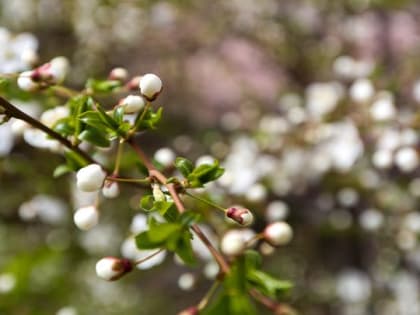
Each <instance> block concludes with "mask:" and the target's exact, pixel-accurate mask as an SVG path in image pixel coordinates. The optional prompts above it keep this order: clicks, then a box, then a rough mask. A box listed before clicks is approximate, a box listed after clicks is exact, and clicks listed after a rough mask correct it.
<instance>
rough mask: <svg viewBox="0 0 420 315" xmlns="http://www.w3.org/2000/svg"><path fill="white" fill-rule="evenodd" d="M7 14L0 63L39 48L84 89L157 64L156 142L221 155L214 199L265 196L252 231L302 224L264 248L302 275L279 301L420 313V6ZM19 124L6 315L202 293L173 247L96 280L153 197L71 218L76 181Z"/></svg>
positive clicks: (72, 312) (268, 2)
mask: <svg viewBox="0 0 420 315" xmlns="http://www.w3.org/2000/svg"><path fill="white" fill-rule="evenodd" d="M0 25H1V27H2V28H1V29H0V42H1V43H2V45H1V47H0V69H1V72H2V73H10V72H16V71H22V70H25V69H26V68H28V67H29V66H28V65H27V64H25V60H27V57H28V56H27V55H25V56H24V55H23V53H22V52H23V51H27V50H28V49H29V50H31V51H34V52H37V54H38V56H39V60H40V62H46V61H48V60H50V59H51V58H52V57H54V56H66V57H68V59H69V60H70V64H71V71H70V74H69V77H68V79H67V81H66V84H67V85H69V86H71V87H74V88H81V87H83V85H84V83H85V81H86V79H87V78H89V77H95V78H106V77H107V75H108V73H109V71H110V70H111V69H112V68H114V67H116V66H121V67H125V68H127V69H128V71H129V73H130V75H132V76H134V75H139V74H143V73H147V72H153V73H157V74H159V75H160V76H161V78H162V80H163V82H164V91H163V93H162V95H161V97H160V98H159V101H158V103H160V104H162V105H164V108H165V116H164V120H163V122H162V123H161V128H160V129H159V130H158V131H157V132H156V133H150V134H146V135H144V137H143V140H142V141H143V143H144V146H145V148H146V151H147V152H148V153H149V154H150V155H152V156H153V155H154V156H155V159H156V160H159V154H157V152H160V156H161V157H162V155H164V154H162V150H160V151H159V149H161V148H166V147H168V148H171V150H173V151H174V152H176V154H178V155H182V156H186V157H188V158H190V159H200V158H202V159H206V158H207V159H208V158H212V157H213V158H217V159H219V160H220V161H221V162H222V164H223V165H224V166H225V168H226V174H225V175H224V176H223V177H222V178H221V179H220V180H219V181H218V183H216V184H215V185H211V186H210V187H209V188H208V189H207V190H206V191H205V194H207V195H209V196H211V197H212V198H213V199H215V200H219V201H220V203H221V204H223V205H229V204H232V203H242V204H244V205H245V206H248V207H249V208H250V209H253V211H254V212H255V213H256V214H257V216H258V220H257V222H256V224H255V226H254V228H255V229H256V230H258V229H261V228H262V227H263V226H264V224H265V223H266V222H270V221H275V220H287V221H288V222H289V223H290V224H291V225H292V227H293V229H294V235H295V237H294V240H293V241H292V242H291V244H290V245H288V246H286V247H283V248H280V249H279V250H276V251H274V252H273V251H272V250H271V248H268V247H264V246H262V247H261V248H259V249H260V250H261V251H262V252H263V253H264V254H265V255H267V258H266V260H265V268H266V269H267V270H269V271H270V272H271V273H273V274H274V275H276V276H278V277H280V278H283V279H288V280H291V281H293V282H294V283H295V288H294V289H293V291H292V293H291V294H290V296H287V297H285V300H284V301H286V302H288V303H291V304H292V305H293V306H294V307H296V308H297V309H298V310H299V311H300V313H301V314H305V315H368V314H375V315H418V314H420V300H419V298H420V291H419V289H420V288H419V272H420V245H419V244H418V235H419V234H420V213H419V198H420V172H419V163H420V160H419V156H418V148H419V136H418V130H419V128H420V116H419V114H418V107H419V106H420V58H419V56H420V3H419V2H418V1H415V0H412V1H410V0H399V1H392V0H341V1H325V0H319V1H316V0H312V1H310V0H307V1H304V0H293V1H276V0H261V1H252V0H230V1H223V0H213V1H190V0H178V1H175V0H174V1H152V0H149V1H147V0H144V1H128V0H127V1H124V0H123V1H113V0H107V1H106V0H102V1H101V0H73V1H67V0H61V1H57V0H13V1H9V0H1V1H0ZM104 102H108V103H109V104H112V102H114V103H115V100H104ZM15 103H16V104H20V106H22V107H25V108H26V109H27V111H29V112H32V114H33V115H39V113H40V112H41V111H42V110H43V108H46V107H49V106H51V103H48V102H45V101H44V100H42V99H39V100H37V99H36V98H35V99H32V100H31V101H28V97H27V96H25V95H21V94H19V95H16V100H15ZM18 127H19V126H14V127H13V126H12V125H11V124H10V123H8V124H4V125H2V126H0V155H1V157H0V196H1V197H0V239H1V240H2V241H1V242H0V313H1V314H7V315H44V314H57V315H84V314H86V315H91V314H103V315H111V314H126V315H131V314H133V315H134V314H175V313H176V311H178V310H181V309H183V308H184V307H186V306H189V305H192V304H193V303H196V302H197V301H199V299H200V297H201V296H202V295H203V294H204V293H205V292H206V290H207V288H208V286H209V285H210V283H211V282H210V280H208V279H209V278H212V277H214V264H212V263H211V262H208V261H207V260H208V257H207V258H206V257H203V259H202V263H200V264H199V266H198V267H197V268H195V269H192V270H191V269H189V268H186V267H184V266H181V265H179V264H176V263H174V259H173V257H172V255H169V254H167V255H166V258H165V260H164V261H158V262H157V263H156V264H158V263H160V264H159V265H157V266H154V267H153V268H152V269H149V270H144V271H138V272H135V273H133V274H130V275H129V276H127V277H126V278H124V279H123V280H121V281H118V282H115V283H105V282H103V281H102V280H99V279H97V278H96V275H95V273H94V265H95V262H96V260H97V259H98V258H100V257H102V256H104V255H117V256H120V255H121V254H122V255H125V253H127V251H130V250H133V249H130V244H131V243H130V242H129V240H130V234H131V233H136V232H138V231H141V229H142V227H143V226H144V221H142V220H143V217H142V216H141V214H140V211H139V209H138V205H137V203H138V199H139V197H140V196H141V195H142V192H141V191H136V190H132V189H127V190H124V191H123V193H122V194H121V197H120V198H118V199H116V200H112V201H107V202H106V203H105V202H104V203H103V204H101V211H102V213H101V215H102V218H101V223H100V225H99V226H98V227H96V228H95V229H93V230H91V231H89V232H81V231H79V230H77V229H76V228H75V226H74V224H73V222H72V219H71V217H72V211H73V209H75V208H76V205H78V204H79V203H78V202H79V201H80V200H79V199H80V193H75V192H74V187H73V186H72V183H73V181H74V180H73V178H72V177H71V176H67V177H61V178H59V179H53V178H52V176H51V174H52V173H53V171H54V169H55V167H56V166H57V165H58V164H60V163H61V160H62V158H61V157H60V156H58V155H56V154H54V153H51V152H49V151H45V150H39V149H36V148H33V147H31V146H30V145H28V144H27V143H25V141H23V140H22V137H21V136H19V132H18V129H19V128H18ZM164 152H165V151H164ZM127 154H128V155H127V158H126V161H124V163H123V164H124V165H123V167H125V170H126V172H128V174H130V167H131V165H132V164H130V163H132V161H131V160H132V159H133V158H132V157H131V156H130V153H129V152H127ZM108 156H110V154H109V152H107V151H104V152H100V153H99V154H98V157H99V158H101V159H102V160H103V161H105V162H106V161H107V157H108ZM109 162H110V163H111V162H112V160H110V161H109ZM78 198H79V199H78ZM139 214H140V215H139ZM213 233H215V234H217V231H213ZM197 251H199V249H197ZM204 256H205V255H204ZM161 258H162V259H163V258H164V257H161ZM261 314H265V313H264V310H261Z"/></svg>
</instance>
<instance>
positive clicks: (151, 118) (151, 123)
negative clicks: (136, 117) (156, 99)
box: [139, 107, 163, 129]
mask: <svg viewBox="0 0 420 315" xmlns="http://www.w3.org/2000/svg"><path fill="white" fill-rule="evenodd" d="M162 113H163V108H162V107H160V108H159V109H158V110H157V111H156V112H153V110H152V109H149V110H148V111H147V113H146V114H145V115H144V117H143V119H142V121H141V122H140V123H139V127H140V128H143V129H156V128H157V125H158V124H159V122H160V120H161V119H162ZM140 115H141V114H140Z"/></svg>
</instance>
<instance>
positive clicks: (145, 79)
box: [139, 73, 162, 101]
mask: <svg viewBox="0 0 420 315" xmlns="http://www.w3.org/2000/svg"><path fill="white" fill-rule="evenodd" d="M139 88H140V93H141V95H143V96H144V97H145V98H146V99H147V100H149V101H153V100H155V99H156V97H157V96H158V95H159V93H160V92H161V91H162V80H161V79H160V78H159V77H158V76H157V75H156V74H153V73H147V74H145V75H143V76H142V77H141V78H140V82H139Z"/></svg>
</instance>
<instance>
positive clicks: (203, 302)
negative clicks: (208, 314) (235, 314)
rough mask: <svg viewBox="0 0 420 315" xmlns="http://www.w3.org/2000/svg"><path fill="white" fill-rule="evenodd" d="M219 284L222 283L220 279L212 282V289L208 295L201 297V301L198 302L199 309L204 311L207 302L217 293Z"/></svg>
mask: <svg viewBox="0 0 420 315" xmlns="http://www.w3.org/2000/svg"><path fill="white" fill-rule="evenodd" d="M219 285H220V282H219V281H215V282H214V283H213V284H212V286H211V287H210V289H209V290H208V291H207V293H206V295H205V296H204V297H203V298H202V299H201V301H200V303H198V305H197V308H198V310H199V311H202V310H203V309H204V308H205V307H206V306H207V304H208V303H209V301H210V299H211V298H212V296H213V295H214V293H216V291H217V288H218V287H219Z"/></svg>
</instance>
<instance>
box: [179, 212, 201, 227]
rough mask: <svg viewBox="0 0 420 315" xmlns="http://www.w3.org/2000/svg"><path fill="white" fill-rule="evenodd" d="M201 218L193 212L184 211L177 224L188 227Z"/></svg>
mask: <svg viewBox="0 0 420 315" xmlns="http://www.w3.org/2000/svg"><path fill="white" fill-rule="evenodd" d="M200 218H201V216H200V214H199V213H196V212H193V211H185V212H183V213H182V214H181V215H180V217H179V219H178V220H179V222H180V223H181V224H182V225H183V226H186V227H188V226H190V225H192V224H194V223H196V222H198V221H199V220H200Z"/></svg>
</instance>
